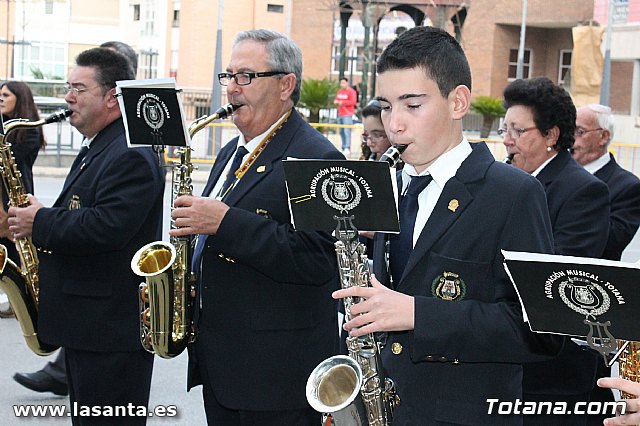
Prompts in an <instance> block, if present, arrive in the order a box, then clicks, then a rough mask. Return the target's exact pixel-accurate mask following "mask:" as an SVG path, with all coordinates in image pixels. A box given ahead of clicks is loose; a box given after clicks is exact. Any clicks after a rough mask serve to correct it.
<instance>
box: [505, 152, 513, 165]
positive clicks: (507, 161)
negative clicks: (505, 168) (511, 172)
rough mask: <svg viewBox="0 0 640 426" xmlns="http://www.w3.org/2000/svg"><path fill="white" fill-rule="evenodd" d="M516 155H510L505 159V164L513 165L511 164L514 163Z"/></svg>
mask: <svg viewBox="0 0 640 426" xmlns="http://www.w3.org/2000/svg"><path fill="white" fill-rule="evenodd" d="M514 155H515V154H508V155H507V158H505V159H504V163H505V164H511V162H512V161H513V157H514Z"/></svg>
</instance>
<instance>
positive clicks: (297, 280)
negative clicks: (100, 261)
mask: <svg viewBox="0 0 640 426" xmlns="http://www.w3.org/2000/svg"><path fill="white" fill-rule="evenodd" d="M236 146H237V139H234V140H232V141H230V142H229V143H228V144H227V145H225V146H224V147H223V148H222V150H220V153H219V155H218V158H217V159H216V163H215V164H214V167H213V169H212V170H211V174H210V177H209V181H208V183H207V185H206V186H205V189H204V192H203V194H205V195H209V192H210V191H211V188H213V186H214V184H215V182H216V181H217V180H218V178H219V177H220V174H221V173H222V170H223V169H224V166H225V164H226V163H227V161H228V160H229V158H230V157H231V156H232V155H233V154H234V152H235V150H236ZM332 151H336V148H335V147H334V146H333V145H332V144H331V142H329V141H328V140H327V139H326V138H324V137H323V136H322V135H321V134H320V133H319V132H318V131H317V130H315V129H313V128H312V127H311V126H309V125H308V124H307V123H306V122H305V121H304V120H303V119H302V117H301V116H300V115H299V114H298V113H297V112H296V111H295V110H293V111H292V113H291V115H290V117H289V118H288V120H287V121H286V122H285V124H284V125H283V126H282V128H281V129H280V130H278V131H277V132H276V134H275V136H274V137H273V138H272V140H271V141H270V142H269V144H268V145H267V147H266V149H265V150H264V151H263V152H262V153H261V154H260V156H259V157H258V159H257V160H256V161H255V162H254V163H253V165H252V166H251V167H250V168H249V169H248V171H247V172H246V174H245V175H244V176H243V177H242V179H240V180H239V181H238V183H237V185H236V186H235V187H234V188H233V190H232V191H231V192H230V193H229V194H228V196H227V197H226V198H225V200H224V202H225V203H226V204H227V205H229V207H230V209H229V210H228V211H227V213H226V215H225V216H224V219H223V220H222V223H221V224H220V227H219V229H218V232H217V234H216V235H210V236H209V237H208V238H207V240H206V245H205V248H204V251H203V255H202V270H201V271H200V272H199V273H200V276H201V282H202V284H201V287H202V288H201V291H202V309H201V311H200V320H199V324H198V327H199V333H198V338H197V340H196V343H195V344H196V345H204V349H205V352H206V353H207V354H208V355H207V360H206V365H207V367H208V369H207V372H208V376H209V378H210V382H211V386H212V387H213V390H214V392H215V394H216V398H218V400H219V402H220V403H221V404H222V405H224V406H225V407H227V408H231V409H250V410H267V411H268V410H285V409H286V410H291V409H299V408H302V407H306V406H307V402H306V397H305V385H306V381H307V378H308V376H309V374H310V373H311V371H312V370H313V369H314V368H315V366H316V365H317V364H318V363H320V361H322V360H324V359H325V358H327V357H329V356H331V355H333V354H335V353H336V351H337V342H338V334H337V307H336V306H337V303H336V301H334V300H333V299H332V298H331V292H332V291H333V290H336V289H337V288H338V287H339V282H338V269H337V260H336V255H335V249H334V241H335V240H334V239H333V238H332V237H331V236H330V235H329V234H326V233H319V232H296V231H294V229H293V226H292V225H291V216H290V213H289V205H288V195H287V190H286V186H285V176H284V168H283V164H282V160H283V159H287V158H289V157H291V158H325V157H326V155H327V153H330V152H332ZM333 158H335V157H333ZM191 349H193V348H191ZM201 349H202V347H200V348H198V352H199V353H200V352H201ZM189 361H190V374H189V376H190V379H189V384H188V386H189V387H191V386H194V385H196V384H198V383H200V382H201V378H200V377H199V376H198V374H197V372H198V371H197V369H196V368H195V367H196V359H195V351H193V350H191V351H190V358H189Z"/></svg>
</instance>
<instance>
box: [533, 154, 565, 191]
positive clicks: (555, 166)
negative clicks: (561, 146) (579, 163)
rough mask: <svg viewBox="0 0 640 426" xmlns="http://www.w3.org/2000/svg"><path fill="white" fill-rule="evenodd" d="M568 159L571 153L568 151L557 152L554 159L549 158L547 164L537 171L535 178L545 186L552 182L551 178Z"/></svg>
mask: <svg viewBox="0 0 640 426" xmlns="http://www.w3.org/2000/svg"><path fill="white" fill-rule="evenodd" d="M570 159H571V154H569V151H560V152H558V154H557V155H556V156H555V157H554V159H553V160H551V161H550V162H549V164H547V165H546V166H545V167H544V169H542V170H541V171H540V173H538V175H537V176H536V178H537V179H538V180H539V181H540V183H542V185H543V186H544V187H545V188H546V187H547V186H549V185H550V184H551V182H553V179H554V178H555V177H556V176H557V175H558V174H559V173H560V171H561V170H562V169H564V167H565V166H566V164H567V162H568V161H569V160H570Z"/></svg>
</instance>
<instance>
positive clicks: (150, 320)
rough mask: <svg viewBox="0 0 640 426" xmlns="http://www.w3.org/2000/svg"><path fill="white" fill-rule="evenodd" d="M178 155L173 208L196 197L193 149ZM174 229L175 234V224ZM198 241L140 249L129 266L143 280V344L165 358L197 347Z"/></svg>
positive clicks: (227, 111) (229, 108) (173, 240)
mask: <svg viewBox="0 0 640 426" xmlns="http://www.w3.org/2000/svg"><path fill="white" fill-rule="evenodd" d="M239 107H240V105H234V104H227V105H224V106H222V107H221V108H219V109H218V110H217V111H216V112H214V113H213V114H212V115H209V116H204V117H201V118H199V119H197V120H195V121H194V122H192V123H191V124H190V125H189V137H193V135H194V134H195V133H196V132H198V131H199V130H202V129H204V128H205V127H206V126H207V125H208V124H209V123H210V122H212V121H213V120H216V119H220V118H225V117H228V116H229V115H231V114H232V113H233V111H235V110H236V109H237V108H239ZM177 152H178V153H179V154H180V161H179V162H175V163H174V164H173V166H172V170H173V171H172V173H171V206H172V207H173V204H174V201H175V199H176V198H177V197H179V196H182V195H192V194H193V181H192V179H191V172H192V171H193V169H194V166H193V163H192V162H191V148H190V147H189V146H185V147H181V148H180V149H178V151H177ZM171 229H176V226H175V221H173V220H171ZM194 241H195V240H194V238H193V236H191V235H188V236H182V237H170V238H169V242H165V241H155V242H152V243H149V244H147V245H145V246H143V247H141V248H140V249H139V250H138V251H137V252H136V254H135V255H134V256H133V259H132V260H131V269H132V270H133V272H134V273H135V274H136V275H138V276H139V277H142V278H144V280H145V282H143V283H141V284H140V286H139V289H138V305H139V308H140V318H139V323H140V343H141V344H142V347H143V348H144V349H146V350H147V351H149V352H152V353H155V354H156V355H158V356H160V357H161V358H173V357H175V356H177V355H179V354H180V353H182V351H184V349H185V348H186V347H187V344H188V343H191V342H193V341H195V336H196V333H195V325H194V323H193V303H192V302H193V297H194V295H195V290H194V289H195V275H194V274H193V272H192V271H191V260H192V256H193V249H194Z"/></svg>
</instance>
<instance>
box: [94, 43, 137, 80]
mask: <svg viewBox="0 0 640 426" xmlns="http://www.w3.org/2000/svg"><path fill="white" fill-rule="evenodd" d="M100 47H104V48H107V49H113V50H115V51H116V52H118V53H120V54H122V55H124V56H125V57H126V58H127V59H128V60H129V63H130V64H131V66H132V67H133V73H134V74H136V73H137V72H138V55H137V54H136V51H135V50H133V48H132V47H131V46H129V45H128V44H127V43H123V42H121V41H114V40H112V41H105V42H104V43H102V44H101V45H100Z"/></svg>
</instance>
